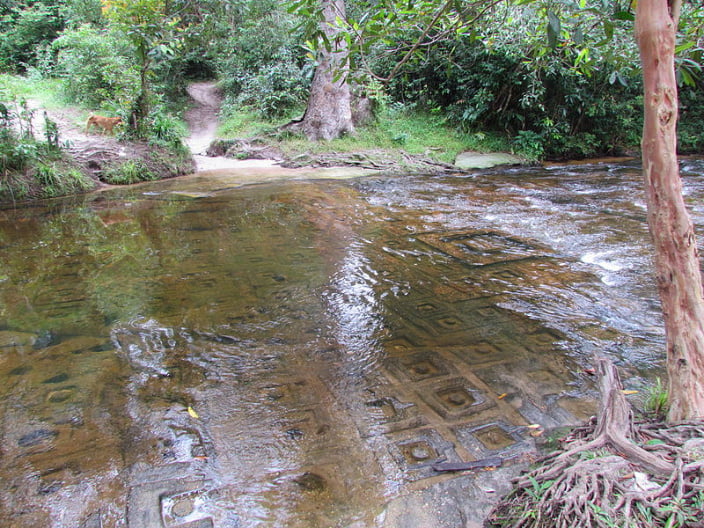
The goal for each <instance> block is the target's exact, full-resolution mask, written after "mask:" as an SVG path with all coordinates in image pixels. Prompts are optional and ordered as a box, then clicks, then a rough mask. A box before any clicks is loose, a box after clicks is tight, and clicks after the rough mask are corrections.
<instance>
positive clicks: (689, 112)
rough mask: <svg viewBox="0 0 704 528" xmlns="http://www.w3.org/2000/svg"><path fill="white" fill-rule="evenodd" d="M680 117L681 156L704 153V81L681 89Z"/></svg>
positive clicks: (679, 141) (678, 129) (678, 128)
mask: <svg viewBox="0 0 704 528" xmlns="http://www.w3.org/2000/svg"><path fill="white" fill-rule="evenodd" d="M679 96H680V116H679V122H678V123H677V134H678V145H677V150H678V152H679V153H680V154H698V153H699V154H700V153H702V152H704V135H703V134H702V123H704V81H703V82H698V83H697V84H696V86H694V87H683V88H681V89H680V94H679Z"/></svg>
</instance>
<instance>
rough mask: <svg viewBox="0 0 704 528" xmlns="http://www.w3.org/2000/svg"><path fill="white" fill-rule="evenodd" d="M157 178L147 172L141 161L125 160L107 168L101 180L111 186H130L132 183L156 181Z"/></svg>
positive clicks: (145, 165)
mask: <svg viewBox="0 0 704 528" xmlns="http://www.w3.org/2000/svg"><path fill="white" fill-rule="evenodd" d="M156 179H157V177H156V176H155V175H154V174H153V173H152V172H151V171H150V170H149V167H147V164H146V163H145V162H144V161H143V160H141V159H132V160H127V161H125V162H124V163H116V164H113V165H111V166H110V167H108V168H107V169H106V170H105V172H104V174H103V177H102V180H103V181H104V182H106V183H109V184H111V185H130V184H133V183H138V182H143V181H151V180H156Z"/></svg>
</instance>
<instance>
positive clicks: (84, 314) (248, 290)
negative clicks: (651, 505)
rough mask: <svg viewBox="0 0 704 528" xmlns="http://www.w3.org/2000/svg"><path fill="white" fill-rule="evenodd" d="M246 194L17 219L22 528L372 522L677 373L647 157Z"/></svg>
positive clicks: (2, 308) (91, 199) (5, 326)
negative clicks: (414, 495)
mask: <svg viewBox="0 0 704 528" xmlns="http://www.w3.org/2000/svg"><path fill="white" fill-rule="evenodd" d="M703 173H704V163H702V161H701V160H687V161H685V162H683V179H684V181H685V185H686V193H687V200H688V201H689V203H690V205H691V207H692V214H693V217H694V219H695V222H696V223H697V224H698V225H700V226H701V225H702V224H703V223H704V206H702V205H701V204H702V203H704V202H703V201H702V199H701V198H702V195H703V194H704V185H703V182H704V178H703V177H702V175H703ZM225 180H226V178H225ZM225 180H223V178H222V177H219V178H212V179H208V178H205V177H203V178H198V179H196V180H193V179H191V180H189V179H182V180H173V181H169V182H160V183H157V184H150V185H148V186H142V187H136V188H130V189H127V190H111V191H107V192H102V193H98V194H94V195H90V196H86V197H81V198H78V199H70V200H59V201H54V202H51V203H47V204H41V205H32V206H27V207H19V208H16V209H6V210H3V211H0V248H1V250H2V253H1V254H2V268H0V417H1V428H0V435H1V439H0V440H1V444H0V446H1V447H0V455H1V458H0V478H1V479H2V482H3V487H2V490H0V507H1V509H2V511H3V516H4V518H5V522H7V523H8V525H9V526H18V527H19V526H27V527H30V526H83V527H87V528H92V527H97V526H105V527H107V526H140V527H141V526H167V527H171V526H199V527H205V526H237V527H254V526H257V527H259V526H262V527H264V526H266V527H269V526H271V527H274V526H277V527H278V526H288V527H312V528H315V527H328V526H374V523H375V519H376V518H377V516H378V515H379V513H380V512H381V511H382V509H383V506H384V504H385V503H387V502H388V501H389V500H390V499H392V498H393V497H396V496H398V495H399V494H402V493H404V492H405V491H407V490H409V489H422V488H423V487H424V486H430V485H433V483H436V482H438V481H439V480H442V479H452V478H453V476H452V475H447V476H441V475H438V474H436V473H435V472H434V471H433V469H432V464H433V463H435V462H438V461H462V460H464V461H467V460H473V459H478V458H484V457H487V456H494V455H499V456H503V457H507V458H509V457H512V456H516V455H520V454H521V453H526V452H530V451H532V450H533V449H534V447H533V439H532V437H531V436H530V434H529V433H530V430H529V429H527V428H526V427H525V426H526V425H528V424H531V423H539V424H541V425H542V426H543V427H544V428H546V429H549V428H552V427H558V426H562V425H565V424H572V423H578V422H579V421H581V420H583V419H585V418H586V417H588V416H589V415H590V414H591V413H592V412H593V411H594V405H595V397H596V394H595V391H594V387H593V382H592V380H591V379H590V377H589V376H588V375H587V374H585V373H584V371H583V369H584V368H588V367H589V365H590V362H591V358H592V357H593V354H595V353H599V354H604V355H607V356H609V357H612V358H613V359H614V360H615V361H616V362H617V363H618V364H619V365H620V367H621V368H622V372H623V374H624V375H623V377H624V379H625V380H626V383H627V384H628V386H629V388H636V389H640V388H642V387H643V386H644V385H645V384H647V383H648V380H652V379H654V378H655V377H656V376H660V375H662V364H663V350H664V348H663V339H664V338H663V331H662V324H661V315H660V313H659V305H658V301H657V299H656V294H655V291H654V287H653V281H652V275H651V264H650V260H651V253H650V246H649V239H648V233H647V226H646V224H645V209H644V201H643V196H642V193H641V191H640V187H641V181H640V171H639V169H638V168H637V166H636V165H635V164H629V163H622V164H613V163H612V164H589V165H565V166H554V167H549V168H535V169H525V168H520V169H510V170H506V169H503V170H497V171H495V172H489V173H484V174H480V175H475V176H455V177H451V176H425V177H407V178H381V177H379V178H365V179H360V180H345V181H307V182H303V181H299V182H288V183H284V182H282V183H269V184H266V185H259V186H257V185H254V186H248V187H236V186H234V185H230V184H227V183H226V181H225ZM634 403H636V404H637V403H638V401H637V396H636V397H635V400H634ZM189 523H190V524H189Z"/></svg>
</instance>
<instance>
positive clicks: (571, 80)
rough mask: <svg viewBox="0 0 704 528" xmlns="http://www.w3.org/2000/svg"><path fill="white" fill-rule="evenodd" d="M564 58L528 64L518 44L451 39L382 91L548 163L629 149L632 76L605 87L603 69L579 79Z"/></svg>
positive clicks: (635, 122) (634, 136) (637, 108)
mask: <svg viewBox="0 0 704 528" xmlns="http://www.w3.org/2000/svg"><path fill="white" fill-rule="evenodd" d="M571 53H573V52H572V51H571V50H569V49H567V48H566V49H561V50H557V51H555V52H554V53H553V54H552V55H548V56H546V57H543V59H542V61H541V62H540V63H539V64H538V65H537V66H531V67H529V66H528V61H527V60H525V59H526V57H525V55H524V53H523V51H522V50H521V49H520V45H519V44H516V45H512V46H510V45H508V44H506V45H503V46H495V47H494V48H492V49H489V48H488V47H487V46H486V45H485V44H484V43H483V42H482V41H479V40H472V39H471V38H469V37H458V39H457V40H454V41H451V42H445V43H442V44H440V45H438V46H435V47H433V48H431V49H430V50H429V51H428V52H427V54H426V55H425V56H424V58H423V60H418V61H416V62H413V63H409V64H406V65H405V66H404V67H403V69H402V70H401V74H400V75H399V76H398V77H397V78H396V79H394V80H393V81H392V82H391V83H390V85H389V93H390V95H391V96H392V97H393V98H394V99H395V100H397V101H402V102H404V103H405V104H407V105H408V104H412V105H414V106H416V107H419V108H421V109H426V110H431V111H434V112H438V113H442V114H444V115H446V116H447V118H448V120H449V122H451V123H454V124H455V125H456V126H457V127H459V128H461V129H462V130H465V131H469V130H486V131H495V132H503V133H505V134H508V135H511V136H515V137H516V139H515V143H516V145H517V147H519V148H521V149H526V148H527V149H528V151H529V152H532V153H533V154H539V153H542V155H543V156H545V157H548V158H565V157H574V158H580V157H585V156H593V155H597V154H616V153H618V152H619V151H620V150H622V149H623V148H628V147H632V146H634V145H637V144H638V143H639V138H640V131H641V121H640V115H641V114H642V108H641V105H640V101H641V98H640V97H639V94H640V81H639V79H638V77H632V78H627V77H626V74H623V75H620V76H619V77H618V79H623V80H624V81H626V85H625V86H624V85H623V84H622V83H612V82H611V81H612V80H613V78H612V75H611V74H610V73H609V71H608V69H607V68H602V69H601V70H598V69H594V71H593V72H592V74H591V75H590V76H587V75H584V74H581V73H579V72H576V71H575V70H574V69H573V68H571V67H570V66H569V64H571V63H572V62H573V61H572V60H571V57H570V54H571ZM379 67H380V68H381V69H382V70H385V71H388V69H389V66H388V65H386V66H385V65H384V64H380V65H379Z"/></svg>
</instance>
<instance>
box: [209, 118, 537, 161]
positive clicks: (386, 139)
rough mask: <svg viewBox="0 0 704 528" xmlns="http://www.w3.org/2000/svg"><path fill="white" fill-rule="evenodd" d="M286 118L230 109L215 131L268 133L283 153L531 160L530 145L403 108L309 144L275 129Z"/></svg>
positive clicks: (231, 134) (227, 135) (244, 135)
mask: <svg viewBox="0 0 704 528" xmlns="http://www.w3.org/2000/svg"><path fill="white" fill-rule="evenodd" d="M285 123H286V121H285V120H280V121H267V120H264V119H262V118H260V117H257V115H256V114H255V113H254V112H250V111H247V110H241V111H231V112H230V113H229V114H228V115H227V116H226V117H224V118H223V123H222V125H221V127H220V129H219V135H220V136H221V137H223V138H249V137H254V136H260V137H261V136H266V137H269V138H273V140H272V142H273V143H276V145H277V146H278V147H279V148H280V149H281V150H282V151H283V152H284V153H285V154H287V155H289V156H293V155H295V154H297V153H301V152H305V153H308V154H312V155H315V154H323V153H327V152H342V153H351V152H361V151H372V150H387V151H405V152H407V153H409V154H414V155H425V156H427V157H428V158H431V159H434V160H437V161H441V162H445V163H452V162H454V159H455V157H456V156H457V154H459V153H461V152H465V151H477V152H514V153H515V154H516V155H518V156H521V157H524V158H526V159H529V160H533V159H535V156H534V154H535V153H534V152H532V151H531V150H530V149H529V148H526V149H522V148H518V149H516V145H515V144H512V143H511V142H510V141H509V139H508V138H506V137H502V136H501V135H500V134H494V133H483V132H474V133H471V132H461V131H458V130H457V128H455V127H453V126H452V125H450V124H448V123H447V121H446V119H445V118H444V117H443V116H440V115H434V114H428V113H420V112H415V111H408V110H406V109H404V108H402V107H399V108H393V109H392V108H389V109H384V110H382V111H380V112H379V113H378V115H377V118H376V120H375V122H373V123H371V124H369V125H365V126H359V127H357V129H356V134H354V135H352V136H344V137H341V138H338V139H334V140H332V141H327V142H310V141H308V140H307V139H306V138H305V137H303V136H300V135H297V134H292V133H287V132H277V129H278V127H280V126H281V125H284V124H285Z"/></svg>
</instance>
